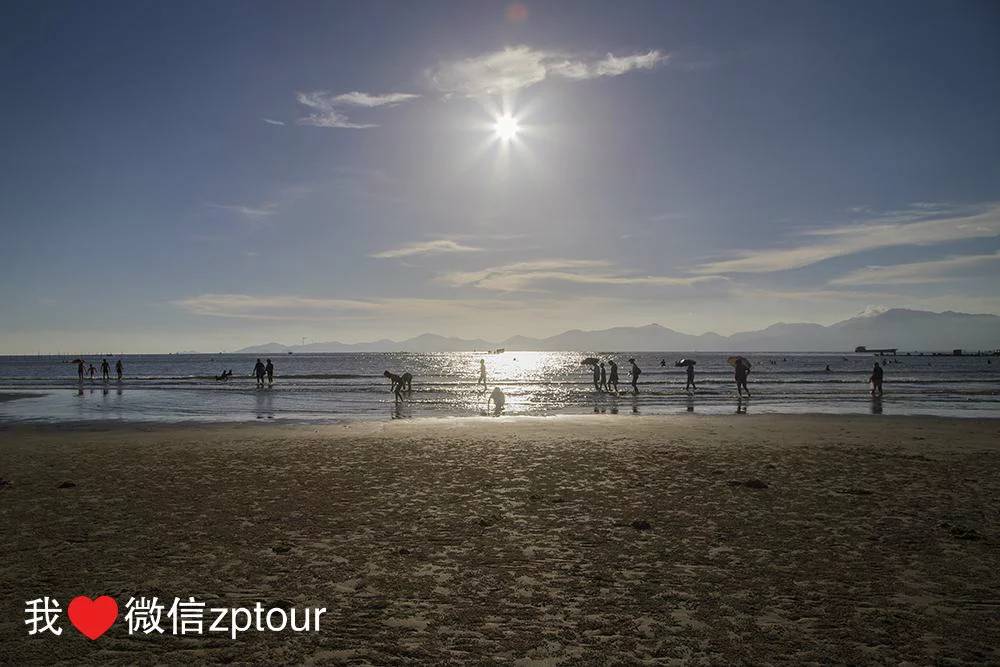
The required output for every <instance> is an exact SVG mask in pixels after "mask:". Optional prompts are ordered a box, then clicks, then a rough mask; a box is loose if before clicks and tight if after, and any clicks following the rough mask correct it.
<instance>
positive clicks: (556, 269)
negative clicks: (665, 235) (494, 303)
mask: <svg viewBox="0 0 1000 667" xmlns="http://www.w3.org/2000/svg"><path fill="white" fill-rule="evenodd" d="M609 266H610V263H609V262H607V261H605V260H583V259H544V260H536V261H530V262H516V263H513V264H507V265H504V266H495V267H491V268H488V269H483V270H480V271H456V272H452V273H447V274H444V275H442V276H439V277H438V279H437V280H438V281H439V282H442V283H444V284H447V285H451V286H454V287H478V288H480V289H486V290H493V291H498V292H520V291H539V290H538V288H537V287H533V286H537V285H538V283H542V282H547V281H548V282H551V281H555V282H568V283H577V284H583V285H612V286H614V285H629V286H635V285H652V286H661V287H690V286H692V285H696V284H698V283H705V282H713V281H721V280H726V279H725V278H723V277H721V276H692V277H675V276H641V275H638V276H633V275H616V274H612V273H608V272H606V271H595V269H606V268H607V267H609Z"/></svg>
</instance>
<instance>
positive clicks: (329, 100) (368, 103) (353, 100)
mask: <svg viewBox="0 0 1000 667" xmlns="http://www.w3.org/2000/svg"><path fill="white" fill-rule="evenodd" d="M418 97H420V96H419V95H416V94H413V93H384V94H376V95H372V94H369V93H362V92H358V91H354V92H350V93H343V94H341V95H333V94H331V93H330V92H329V91H326V90H311V91H305V92H299V93H296V95H295V99H296V100H297V101H298V103H299V104H301V105H302V106H305V107H308V108H310V109H313V112H312V113H310V114H309V115H308V116H304V117H302V118H299V119H298V120H297V121H296V122H297V123H298V124H299V125H312V126H315V127H332V128H342V129H350V130H363V129H367V128H371V127H378V125H376V124H374V123H356V122H354V121H352V120H351V119H350V118H348V116H347V114H345V113H344V112H343V111H341V110H340V109H339V108H338V107H341V106H344V105H348V106H355V107H365V108H369V109H370V108H374V107H383V106H388V107H393V106H396V105H398V104H401V103H403V102H407V101H409V100H413V99H416V98H418Z"/></svg>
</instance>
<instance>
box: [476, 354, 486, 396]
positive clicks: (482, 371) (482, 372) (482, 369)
mask: <svg viewBox="0 0 1000 667" xmlns="http://www.w3.org/2000/svg"><path fill="white" fill-rule="evenodd" d="M479 385H483V392H484V393H485V392H486V389H487V385H486V360H485V359H480V360H479V382H478V383H477V384H476V386H479Z"/></svg>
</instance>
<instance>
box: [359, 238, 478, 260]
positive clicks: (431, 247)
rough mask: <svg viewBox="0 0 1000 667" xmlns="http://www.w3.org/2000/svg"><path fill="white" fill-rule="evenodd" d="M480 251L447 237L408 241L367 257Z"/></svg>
mask: <svg viewBox="0 0 1000 667" xmlns="http://www.w3.org/2000/svg"><path fill="white" fill-rule="evenodd" d="M481 251H482V248H477V247H475V246H469V245H462V244H461V243H456V242H455V241H451V240H448V239H438V240H436V241H423V242H418V243H410V244H408V245H405V246H403V247H401V248H393V249H391V250H383V251H381V252H377V253H374V254H372V255H369V257H375V258H378V259H395V258H397V257H412V256H414V255H437V254H442V253H453V252H481Z"/></svg>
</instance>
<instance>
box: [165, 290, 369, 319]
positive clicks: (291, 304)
mask: <svg viewBox="0 0 1000 667" xmlns="http://www.w3.org/2000/svg"><path fill="white" fill-rule="evenodd" d="M171 303H172V304H173V305H175V306H177V307H179V308H181V309H183V310H185V311H187V312H189V313H192V314H194V315H210V316H213V317H231V318H237V319H259V320H283V319H310V318H313V317H316V316H317V315H320V314H322V315H325V316H326V317H330V316H331V315H332V314H333V313H340V312H344V311H362V312H371V311H376V310H378V309H379V306H378V304H375V303H372V302H370V301H363V300H358V299H320V298H312V297H303V296H290V295H278V296H253V295H248V294H201V295H198V296H193V297H188V298H185V299H178V300H176V301H172V302H171Z"/></svg>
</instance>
